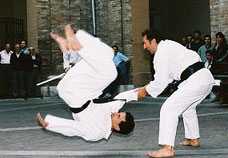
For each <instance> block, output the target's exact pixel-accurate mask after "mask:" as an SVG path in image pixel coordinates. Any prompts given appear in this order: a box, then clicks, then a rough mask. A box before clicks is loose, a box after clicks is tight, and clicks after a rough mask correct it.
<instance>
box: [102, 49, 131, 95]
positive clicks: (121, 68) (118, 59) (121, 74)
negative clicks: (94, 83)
mask: <svg viewBox="0 0 228 158" xmlns="http://www.w3.org/2000/svg"><path fill="white" fill-rule="evenodd" d="M112 49H113V51H114V57H113V62H114V64H115V66H116V69H117V72H118V74H117V77H116V79H115V80H114V81H113V82H112V83H111V84H110V85H109V86H108V87H107V88H105V89H104V91H103V93H102V95H101V96H100V97H101V98H102V97H111V96H114V93H115V91H116V89H117V88H118V86H119V85H120V84H121V82H122V81H123V82H125V81H126V79H127V63H128V62H129V58H128V57H126V56H125V55H123V54H122V53H121V52H119V48H118V46H116V45H113V46H112Z"/></svg>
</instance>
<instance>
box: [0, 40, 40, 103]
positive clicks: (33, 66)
mask: <svg viewBox="0 0 228 158" xmlns="http://www.w3.org/2000/svg"><path fill="white" fill-rule="evenodd" d="M0 64H1V65H0V72H1V77H0V80H1V85H2V86H1V87H2V89H1V97H13V98H18V97H22V98H24V99H27V97H34V96H37V95H39V92H38V91H39V90H38V89H37V88H36V82H37V79H38V76H39V74H40V68H41V64H42V59H41V57H40V55H39V54H38V53H36V52H35V48H34V47H32V46H30V47H28V46H27V43H26V41H25V40H22V41H21V43H20V44H19V43H17V44H15V45H14V47H13V48H12V47H11V44H10V43H7V44H6V45H5V49H4V50H2V51H1V52H0Z"/></svg>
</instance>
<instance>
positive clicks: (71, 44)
mask: <svg viewBox="0 0 228 158" xmlns="http://www.w3.org/2000/svg"><path fill="white" fill-rule="evenodd" d="M65 35H66V39H67V42H68V48H69V49H73V50H76V51H79V50H80V49H81V48H82V45H81V44H80V43H79V41H78V39H77V38H76V37H75V35H74V30H73V29H72V28H71V26H70V25H66V27H65Z"/></svg>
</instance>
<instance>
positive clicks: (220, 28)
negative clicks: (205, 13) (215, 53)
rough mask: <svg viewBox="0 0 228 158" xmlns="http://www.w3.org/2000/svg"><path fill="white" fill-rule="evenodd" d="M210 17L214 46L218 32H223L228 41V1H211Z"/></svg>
mask: <svg viewBox="0 0 228 158" xmlns="http://www.w3.org/2000/svg"><path fill="white" fill-rule="evenodd" d="M210 17H211V19H210V22H211V37H212V41H213V43H212V44H213V45H214V43H215V39H216V38H215V34H216V33H217V32H222V33H223V34H224V35H225V37H226V39H228V20H227V19H228V0H210Z"/></svg>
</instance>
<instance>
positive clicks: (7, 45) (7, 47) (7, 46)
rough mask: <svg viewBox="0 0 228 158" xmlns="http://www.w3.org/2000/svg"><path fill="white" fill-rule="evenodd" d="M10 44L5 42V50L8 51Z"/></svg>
mask: <svg viewBox="0 0 228 158" xmlns="http://www.w3.org/2000/svg"><path fill="white" fill-rule="evenodd" d="M10 48H11V47H10V44H6V47H5V50H6V51H7V52H10Z"/></svg>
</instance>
